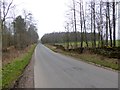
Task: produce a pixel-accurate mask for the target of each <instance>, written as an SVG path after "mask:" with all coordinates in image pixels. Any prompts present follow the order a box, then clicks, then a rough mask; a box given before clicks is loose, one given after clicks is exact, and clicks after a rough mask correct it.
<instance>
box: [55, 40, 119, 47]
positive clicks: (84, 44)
mask: <svg viewBox="0 0 120 90" xmlns="http://www.w3.org/2000/svg"><path fill="white" fill-rule="evenodd" d="M75 43H76V42H69V46H70V47H69V48H72V47H73V48H74V46H75ZM56 44H57V45H63V46H64V47H67V43H56ZM98 44H99V42H98V41H96V46H97V47H98ZM77 45H78V47H80V46H81V42H77ZM88 46H89V47H92V43H91V41H89V42H88ZM116 46H117V47H118V46H120V40H116ZM83 47H87V45H86V42H83Z"/></svg>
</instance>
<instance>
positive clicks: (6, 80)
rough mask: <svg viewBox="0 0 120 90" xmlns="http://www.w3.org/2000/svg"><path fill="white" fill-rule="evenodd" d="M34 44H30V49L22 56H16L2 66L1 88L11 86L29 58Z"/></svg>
mask: <svg viewBox="0 0 120 90" xmlns="http://www.w3.org/2000/svg"><path fill="white" fill-rule="evenodd" d="M35 46H36V45H32V46H31V48H30V50H29V51H28V52H27V53H25V54H24V55H23V56H22V57H18V58H16V59H15V60H13V62H11V63H10V64H7V65H5V66H4V67H2V88H11V86H13V84H14V83H15V81H16V80H17V79H18V77H19V76H20V75H21V74H22V72H23V70H24V69H25V67H26V66H27V65H28V63H29V61H30V60H31V57H32V54H33V52H34V49H35Z"/></svg>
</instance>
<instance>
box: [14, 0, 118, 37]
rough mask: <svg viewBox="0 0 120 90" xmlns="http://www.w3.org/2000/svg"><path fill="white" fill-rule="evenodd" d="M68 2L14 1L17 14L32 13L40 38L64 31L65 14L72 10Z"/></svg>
mask: <svg viewBox="0 0 120 90" xmlns="http://www.w3.org/2000/svg"><path fill="white" fill-rule="evenodd" d="M85 1H89V0H85ZM68 2H70V0H14V3H15V4H16V5H17V7H16V11H17V14H22V10H23V9H25V10H27V11H30V12H32V14H33V16H34V18H35V20H37V24H38V34H39V36H40V38H41V37H42V36H43V35H44V34H45V33H50V32H54V31H56V32H59V31H64V23H65V20H66V17H65V14H66V13H65V12H66V11H67V10H68V9H70V8H69V7H68V6H67V5H69V4H70V3H68ZM116 34H117V32H116Z"/></svg>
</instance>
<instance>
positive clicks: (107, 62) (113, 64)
mask: <svg viewBox="0 0 120 90" xmlns="http://www.w3.org/2000/svg"><path fill="white" fill-rule="evenodd" d="M45 46H47V47H48V48H50V49H51V50H52V51H54V52H58V53H61V54H64V55H68V56H72V57H75V58H77V60H82V61H85V62H90V63H94V64H96V65H97V66H102V67H107V68H111V69H113V70H118V69H119V65H118V60H117V59H114V58H107V57H104V56H101V55H97V54H92V53H83V54H78V53H76V52H68V51H63V50H59V49H56V48H55V47H54V46H51V45H45Z"/></svg>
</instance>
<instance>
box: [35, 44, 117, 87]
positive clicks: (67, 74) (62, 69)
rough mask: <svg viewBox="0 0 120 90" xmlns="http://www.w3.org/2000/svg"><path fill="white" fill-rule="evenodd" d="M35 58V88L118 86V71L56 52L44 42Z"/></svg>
mask: <svg viewBox="0 0 120 90" xmlns="http://www.w3.org/2000/svg"><path fill="white" fill-rule="evenodd" d="M86 57H87V55H86ZM34 59H35V63H34V85H35V88H118V73H117V72H113V71H109V70H106V69H103V68H100V67H96V66H93V65H90V64H87V63H85V62H82V61H78V60H74V58H71V57H68V56H64V55H61V54H58V53H55V52H53V51H51V50H50V49H48V48H47V47H45V46H44V45H42V44H38V45H37V47H36V49H35V54H34Z"/></svg>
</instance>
